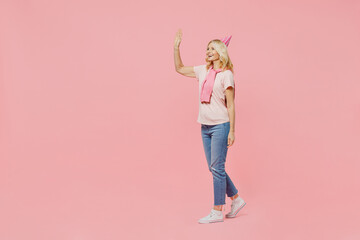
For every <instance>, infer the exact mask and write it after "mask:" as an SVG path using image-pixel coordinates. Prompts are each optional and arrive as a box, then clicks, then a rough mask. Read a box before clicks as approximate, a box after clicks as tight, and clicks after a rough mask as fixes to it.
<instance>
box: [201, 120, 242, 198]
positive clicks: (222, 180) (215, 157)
mask: <svg viewBox="0 0 360 240" xmlns="http://www.w3.org/2000/svg"><path fill="white" fill-rule="evenodd" d="M229 131H230V122H225V123H220V124H216V125H206V124H201V137H202V140H203V145H204V150H205V156H206V160H207V163H208V167H209V171H210V172H211V173H212V175H213V183H214V205H223V204H225V193H226V194H227V196H228V197H233V196H234V195H236V194H237V193H238V190H237V189H236V187H235V185H234V184H233V182H232V181H231V179H230V177H229V175H228V174H227V173H226V172H225V161H226V154H227V151H228V148H227V142H228V135H229Z"/></svg>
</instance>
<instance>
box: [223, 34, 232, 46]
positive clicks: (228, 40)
mask: <svg viewBox="0 0 360 240" xmlns="http://www.w3.org/2000/svg"><path fill="white" fill-rule="evenodd" d="M230 39H231V35H230V36H228V37H225V38H223V39H222V40H221V41H222V42H223V43H225V45H226V46H229V42H230Z"/></svg>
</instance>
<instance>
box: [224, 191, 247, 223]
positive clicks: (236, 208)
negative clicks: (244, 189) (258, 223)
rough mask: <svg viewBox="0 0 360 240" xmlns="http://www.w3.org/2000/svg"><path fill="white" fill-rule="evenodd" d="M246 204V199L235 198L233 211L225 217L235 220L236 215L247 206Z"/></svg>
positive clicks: (232, 205) (232, 204)
mask: <svg viewBox="0 0 360 240" xmlns="http://www.w3.org/2000/svg"><path fill="white" fill-rule="evenodd" d="M245 204H246V202H245V201H244V199H242V198H240V196H238V197H237V198H235V199H234V200H233V201H232V203H231V211H230V212H228V213H227V214H226V215H225V217H227V218H233V217H235V216H236V214H237V213H238V212H239V211H240V210H241V209H242V208H243V207H244V206H245Z"/></svg>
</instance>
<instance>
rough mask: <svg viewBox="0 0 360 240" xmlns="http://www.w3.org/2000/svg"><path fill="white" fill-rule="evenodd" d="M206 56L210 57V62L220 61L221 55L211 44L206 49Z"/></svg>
mask: <svg viewBox="0 0 360 240" xmlns="http://www.w3.org/2000/svg"><path fill="white" fill-rule="evenodd" d="M206 56H207V57H208V60H209V61H216V60H218V59H219V54H218V53H217V51H216V50H215V48H214V46H213V44H212V43H210V44H209V46H208V47H207V49H206Z"/></svg>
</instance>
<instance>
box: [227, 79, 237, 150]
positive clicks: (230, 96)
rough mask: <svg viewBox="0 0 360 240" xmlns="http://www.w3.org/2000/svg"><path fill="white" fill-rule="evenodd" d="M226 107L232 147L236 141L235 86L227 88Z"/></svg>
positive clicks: (229, 143)
mask: <svg viewBox="0 0 360 240" xmlns="http://www.w3.org/2000/svg"><path fill="white" fill-rule="evenodd" d="M225 96H226V107H227V110H228V114H229V119H230V131H229V136H228V147H230V146H231V145H232V144H233V143H234V141H235V103H234V88H233V87H232V86H229V87H228V88H227V89H226V90H225Z"/></svg>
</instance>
